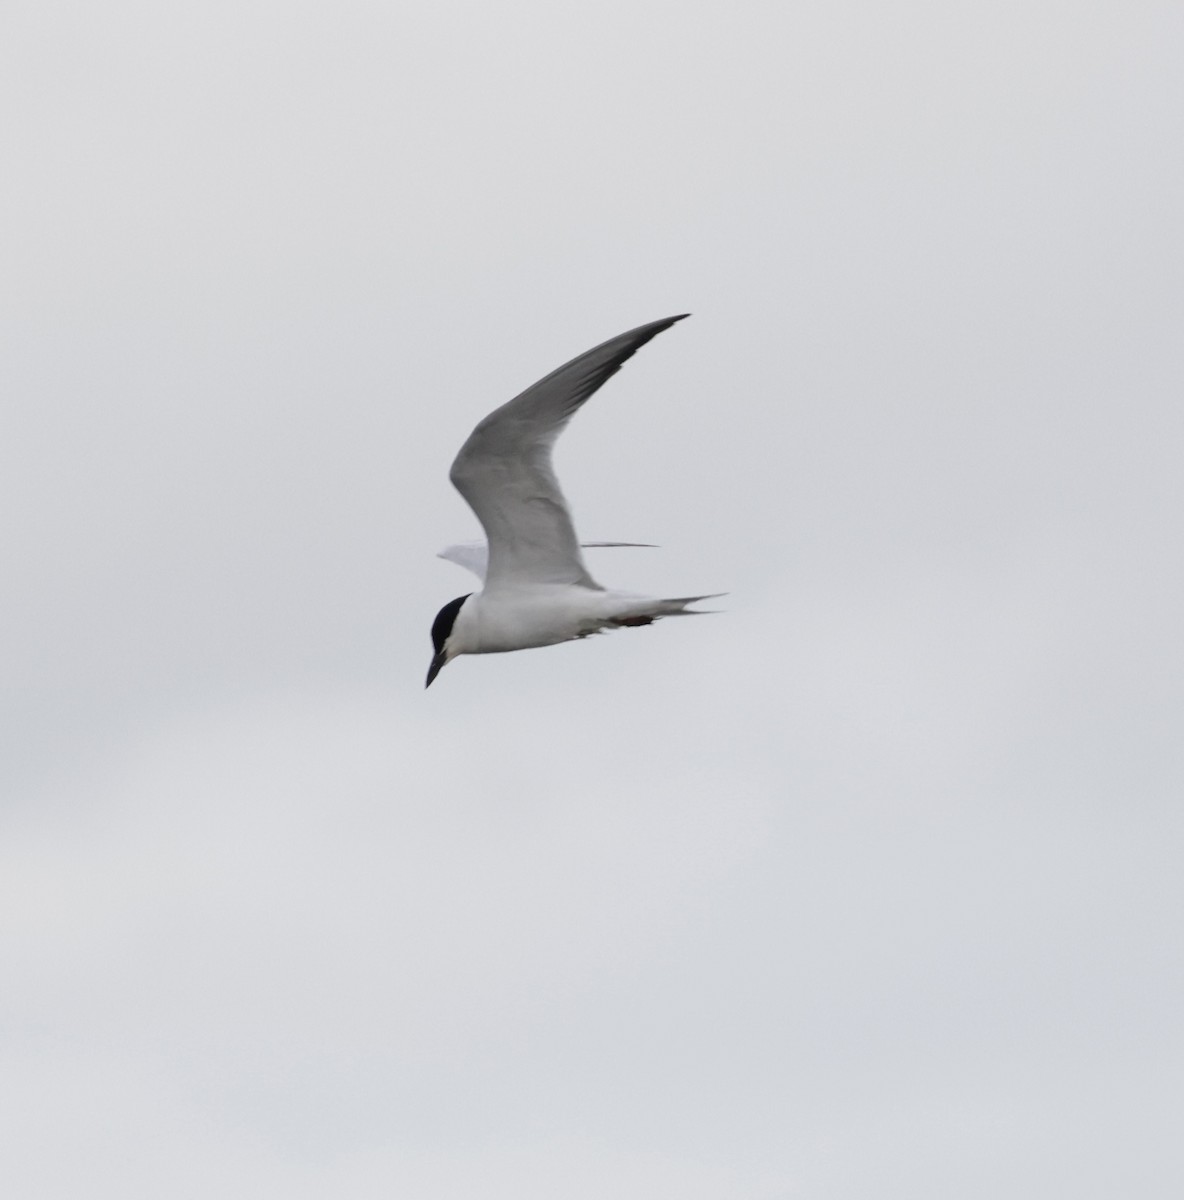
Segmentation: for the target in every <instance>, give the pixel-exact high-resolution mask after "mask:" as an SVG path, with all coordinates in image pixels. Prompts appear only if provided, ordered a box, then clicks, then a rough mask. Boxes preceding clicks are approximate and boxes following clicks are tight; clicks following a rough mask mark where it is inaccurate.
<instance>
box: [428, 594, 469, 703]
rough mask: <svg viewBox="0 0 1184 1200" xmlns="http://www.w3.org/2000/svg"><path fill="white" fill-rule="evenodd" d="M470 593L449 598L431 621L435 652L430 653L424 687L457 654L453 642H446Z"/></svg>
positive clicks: (429, 684)
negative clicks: (450, 643) (450, 644)
mask: <svg viewBox="0 0 1184 1200" xmlns="http://www.w3.org/2000/svg"><path fill="white" fill-rule="evenodd" d="M471 595H472V592H468V593H466V594H465V595H464V596H457V598H456V599H455V600H449V601H448V603H447V604H445V605H444V607H443V608H442V609H440V611H439V612H438V613H437V614H436V619H435V620H434V621H433V622H432V648H433V650H434V651H435V653H434V654H433V655H432V665H431V666H430V667H428V681H427V683H425V684H424V685H423V686H424V687H425V688H429V687H431V686H432V680H433V679H435V678H436V676H437V675H439V674H440V671H441V670H442V669H443V668H444V666H445V664H446V663H448V662H449V661H450V660H451V659H453V658H455V657H456V655H457V649H456V646H455V644H454V645H453V646H452V647H451V648H450V647H449V645H448V642H449V639H450V638H451V637H452V627H453V626H454V625H455V624H456V617H457V614H458V613H459V612H460V610H461V606H462V605H463V604H464V602H465V601H466V600H467V599H468V598H469V596H471Z"/></svg>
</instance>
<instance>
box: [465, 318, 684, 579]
mask: <svg viewBox="0 0 1184 1200" xmlns="http://www.w3.org/2000/svg"><path fill="white" fill-rule="evenodd" d="M687 315H688V314H687V313H683V314H681V315H680V316H677V317H667V318H665V320H662V321H652V322H651V323H650V324H648V325H641V326H639V327H638V328H637V329H632V330H630V331H629V332H628V333H622V334H620V335H619V336H617V337H615V338H610V339H609V340H608V341H607V342H604V343H602V344H601V345H599V346H597V347H595V349H592V350H589V351H587V352H586V353H584V354H581V355H580V356H579V357H578V358H573V359H572V360H571V362H569V363H566V364H565V365H564V366H562V367H560V368H559V369H558V370H556V371H552V372H551V374H550V375H548V376H547V377H546V378H545V379H540V380H539V382H538V383H536V384H535V385H534V386H533V387H529V388H527V389H526V391H524V392H523V393H522V394H521V395H520V396H516V397H515V398H514V399H513V400H511V401H510V402H509V403H508V404H503V405H502V406H501V408H499V409H495V410H494V411H493V412H491V413H490V414H489V416H487V417H486V418H485V420H484V421H482V422H481V423H480V424H479V425H478V426H477V428H476V429H474V430H473V432H472V433H471V434H470V435H469V439H468V441H466V442H465V444H464V445H463V446H462V447H461V449H460V453H459V454H458V455H457V456H456V460H455V462H453V464H452V471H451V478H452V482H453V483H454V484H455V485H456V488H457V490H458V491H459V492H460V494H461V495H462V496H463V497H464V498H465V499H466V500H467V501H468V502H469V506H470V507H471V508H472V510H473V511H474V512H475V513H476V514H477V519H478V520H479V521H480V522H481V525H482V527H483V528H484V529H485V536H486V538H487V539H488V542H489V570H488V575H487V580H486V591H489V590H491V589H493V590H497V589H499V588H502V587H514V586H515V585H517V584H522V583H566V584H579V585H582V586H584V587H591V588H595V587H599V584H597V583H596V581H595V580H594V579H593V578H592V576H591V575H589V574H588V569H587V567H586V566H585V565H584V559H583V556H582V555H581V554H580V545H579V541H578V540H577V538H576V532H575V528H574V527H573V525H572V520H571V514H570V512H568V508H567V502H566V501H565V500H564V498H563V493H562V492H561V491H560V490H559V481H558V480H557V479H556V478H555V472H554V470H553V469H552V467H551V447H552V446H553V445H554V443H555V439H556V438H557V437H558V436H559V435H560V433H562V432H563V429H564V427H565V426H566V425H567V423H568V421H570V420H571V418H572V416H573V414H574V413H575V411H576V409H578V408H579V407H580V405H581V404H583V403H584V401H585V400H587V399H588V397H589V396H591V395H592V393H593V392H595V391H596V389H597V388H598V387H600V385H601V384H603V383H604V382H605V381H606V380H607V379H608V378H609V377H610V376H612V375H615V374H616V373H617V371H619V370H620V369H621V365H622V364H623V363H624V362H625V361H626V360H627V359H629V358H630V357H631V356H632V355H633V354H634V353H635V352H636V351H637V350H639V349H640V348H641V347H642V346H644V345H645V344H646V342H648V341H649V340H650V338H652V337H655V336H657V334H659V333H661V332H662V330H663V329H669V328H670V326H671V325H673V324H674V322H675V321H681V320H682V319H683V317H684V316H687ZM454 561H455V560H454Z"/></svg>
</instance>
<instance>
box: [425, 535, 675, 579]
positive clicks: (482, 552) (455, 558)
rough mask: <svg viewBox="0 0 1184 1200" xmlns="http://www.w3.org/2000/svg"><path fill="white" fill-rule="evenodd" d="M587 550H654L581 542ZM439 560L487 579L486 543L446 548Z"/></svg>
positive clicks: (648, 546)
mask: <svg viewBox="0 0 1184 1200" xmlns="http://www.w3.org/2000/svg"><path fill="white" fill-rule="evenodd" d="M580 545H581V547H583V549H585V550H599V549H602V548H604V547H620V546H629V547H632V548H635V549H644V550H653V549H655V547H654V545H653V543H652V542H581V543H580ZM436 557H437V558H444V559H447V560H448V561H449V562H454V563H456V565H457V566H458V567H464V569H465V570H466V571H472V572H473V574H474V575H476V576H477V578H478V579H481V580H484V579H485V569H486V567H487V566H488V564H489V547H488V546H487V545H486V544H485V543H484V542H459V543H458V544H457V545H455V546H445V547H444V549H443V550H441V551H440V553H439V554H437V555H436Z"/></svg>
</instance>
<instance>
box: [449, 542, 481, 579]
mask: <svg viewBox="0 0 1184 1200" xmlns="http://www.w3.org/2000/svg"><path fill="white" fill-rule="evenodd" d="M436 557H437V558H446V559H447V560H448V561H449V562H454V563H456V565H457V566H458V567H464V569H465V570H466V571H472V572H473V574H474V575H476V576H477V578H478V579H484V578H485V567H486V564H487V563H488V562H489V547H488V546H486V545H485V543H484V542H461V543H459V544H458V545H456V546H445V547H444V549H443V550H441V551H440V553H439V554H437V555H436Z"/></svg>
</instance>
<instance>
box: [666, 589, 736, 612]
mask: <svg viewBox="0 0 1184 1200" xmlns="http://www.w3.org/2000/svg"><path fill="white" fill-rule="evenodd" d="M727 594H728V593H727V592H712V593H711V594H710V595H707V596H679V597H678V598H677V599H675V600H659V601H658V603H657V605H656V609H657V611H656V612H655V613H654V616H656V617H701V616H705V615H706V614H707V613H709V612H718V611H719V610H718V609H714V608H687V605H688V604H698V603H699V601H700V600H718V599H719V597H720V596H726V595H727Z"/></svg>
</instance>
